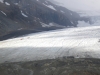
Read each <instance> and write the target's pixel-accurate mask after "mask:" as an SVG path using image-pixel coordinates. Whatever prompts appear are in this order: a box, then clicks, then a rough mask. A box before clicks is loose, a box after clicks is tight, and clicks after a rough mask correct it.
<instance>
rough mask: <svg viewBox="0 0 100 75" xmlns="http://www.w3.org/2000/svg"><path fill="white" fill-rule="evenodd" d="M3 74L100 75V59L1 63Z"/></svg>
mask: <svg viewBox="0 0 100 75" xmlns="http://www.w3.org/2000/svg"><path fill="white" fill-rule="evenodd" d="M0 74H1V75H100V59H93V58H88V59H86V58H84V59H82V58H80V59H76V58H59V59H49V60H39V61H29V62H18V63H13V62H12V63H7V62H5V63H2V64H0Z"/></svg>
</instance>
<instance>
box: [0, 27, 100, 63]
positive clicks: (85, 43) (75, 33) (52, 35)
mask: <svg viewBox="0 0 100 75" xmlns="http://www.w3.org/2000/svg"><path fill="white" fill-rule="evenodd" d="M99 39H100V26H92V27H78V28H67V29H59V30H53V31H48V32H39V33H33V34H29V35H25V36H22V37H18V38H14V39H9V40H5V41H0V63H3V62H19V61H33V60H43V59H54V58H57V57H67V56H68V57H69V56H74V57H75V58H100V41H99Z"/></svg>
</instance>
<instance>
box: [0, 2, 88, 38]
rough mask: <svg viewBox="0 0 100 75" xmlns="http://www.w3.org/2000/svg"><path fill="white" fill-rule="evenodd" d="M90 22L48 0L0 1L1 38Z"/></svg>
mask: <svg viewBox="0 0 100 75" xmlns="http://www.w3.org/2000/svg"><path fill="white" fill-rule="evenodd" d="M79 20H81V21H82V20H84V21H86V22H88V21H89V18H85V17H80V16H79V14H78V13H76V12H73V11H71V10H68V9H66V8H65V7H62V6H58V5H55V4H53V3H52V2H50V1H48V0H0V37H1V38H3V36H6V35H9V34H11V35H10V36H16V35H17V34H18V35H19V34H20V35H22V34H24V33H25V34H26V33H30V32H38V31H44V30H51V29H59V28H65V27H77V24H78V21H79Z"/></svg>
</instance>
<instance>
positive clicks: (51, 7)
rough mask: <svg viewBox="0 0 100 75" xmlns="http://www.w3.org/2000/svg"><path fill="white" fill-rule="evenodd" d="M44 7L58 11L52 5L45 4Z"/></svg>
mask: <svg viewBox="0 0 100 75" xmlns="http://www.w3.org/2000/svg"><path fill="white" fill-rule="evenodd" d="M43 5H45V6H47V7H49V8H50V9H53V10H56V9H55V8H54V7H53V6H51V5H46V4H44V3H43Z"/></svg>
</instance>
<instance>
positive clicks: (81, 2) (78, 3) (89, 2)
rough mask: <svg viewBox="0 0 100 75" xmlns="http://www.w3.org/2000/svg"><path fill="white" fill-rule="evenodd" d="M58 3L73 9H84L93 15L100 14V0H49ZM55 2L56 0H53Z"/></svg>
mask: <svg viewBox="0 0 100 75" xmlns="http://www.w3.org/2000/svg"><path fill="white" fill-rule="evenodd" d="M49 1H52V2H53V1H55V3H56V4H57V5H60V6H64V7H66V8H68V9H70V10H73V11H77V12H80V11H84V12H87V14H90V13H91V15H100V0H49ZM53 3H54V2H53Z"/></svg>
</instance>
